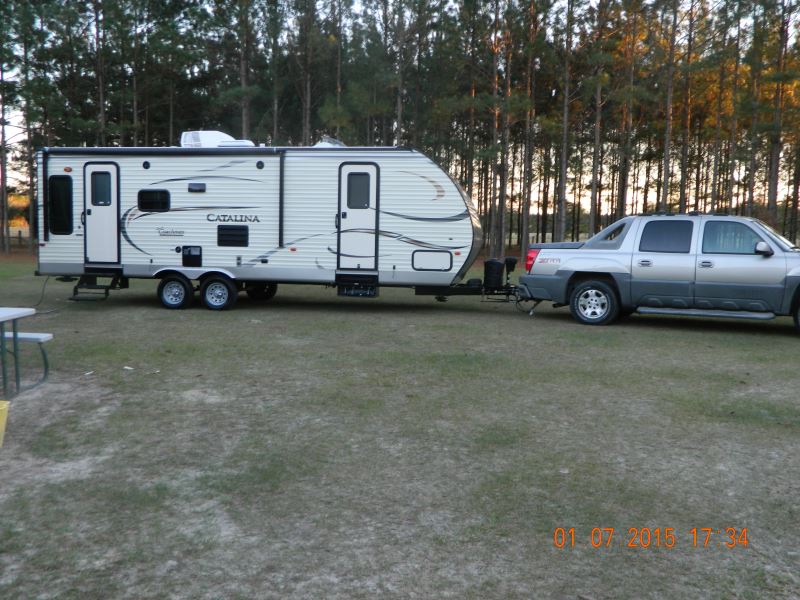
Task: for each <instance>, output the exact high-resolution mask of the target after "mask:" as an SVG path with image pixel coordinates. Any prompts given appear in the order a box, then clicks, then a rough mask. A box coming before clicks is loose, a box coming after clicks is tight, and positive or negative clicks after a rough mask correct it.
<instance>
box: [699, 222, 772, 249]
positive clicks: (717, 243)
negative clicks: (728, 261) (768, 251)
mask: <svg viewBox="0 0 800 600" xmlns="http://www.w3.org/2000/svg"><path fill="white" fill-rule="evenodd" d="M762 241H763V240H762V239H761V238H760V237H758V235H756V232H755V231H753V230H752V229H750V228H749V227H748V226H747V225H744V224H743V223H736V222H734V221H709V222H708V223H706V226H705V229H703V254H753V252H755V248H756V244H757V243H758V242H762Z"/></svg>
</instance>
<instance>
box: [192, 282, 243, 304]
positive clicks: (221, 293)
mask: <svg viewBox="0 0 800 600" xmlns="http://www.w3.org/2000/svg"><path fill="white" fill-rule="evenodd" d="M237 294H238V290H237V289H236V285H235V284H234V283H233V282H232V281H231V280H230V279H228V278H227V277H225V276H223V275H211V276H210V277H208V278H206V279H204V280H203V284H202V285H201V286H200V297H201V298H202V299H203V304H204V305H205V307H206V308H209V309H211V310H225V309H226V308H230V307H232V306H233V305H234V303H235V302H236V296H237Z"/></svg>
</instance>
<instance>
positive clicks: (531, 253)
mask: <svg viewBox="0 0 800 600" xmlns="http://www.w3.org/2000/svg"><path fill="white" fill-rule="evenodd" d="M537 256H539V249H538V248H529V249H528V256H526V257H525V271H526V272H528V273H529V272H530V270H531V267H532V266H533V263H534V262H536V257H537Z"/></svg>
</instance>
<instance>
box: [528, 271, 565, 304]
mask: <svg viewBox="0 0 800 600" xmlns="http://www.w3.org/2000/svg"><path fill="white" fill-rule="evenodd" d="M567 281H568V280H567V279H566V278H564V277H562V276H560V275H557V274H556V275H530V274H528V275H522V276H521V277H520V278H519V286H520V287H521V288H524V289H525V293H526V294H527V295H528V297H529V298H533V299H534V300H550V301H552V302H558V303H561V304H563V303H564V302H565V301H566V299H565V295H566V288H567Z"/></svg>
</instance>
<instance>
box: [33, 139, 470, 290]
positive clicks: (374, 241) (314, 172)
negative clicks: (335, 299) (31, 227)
mask: <svg viewBox="0 0 800 600" xmlns="http://www.w3.org/2000/svg"><path fill="white" fill-rule="evenodd" d="M38 182H39V183H38V198H39V202H38V235H39V242H40V243H39V264H38V271H37V272H38V273H39V274H41V275H68V276H81V275H91V274H95V275H99V276H115V275H116V276H121V277H125V278H129V277H139V278H164V277H166V276H167V275H169V274H179V275H180V276H183V277H185V278H186V279H187V280H200V281H201V282H202V280H203V279H204V278H207V277H208V276H210V275H211V274H216V275H219V276H223V277H227V278H228V279H229V280H230V281H231V282H234V283H235V284H237V285H238V287H244V286H245V285H246V284H247V283H252V282H269V283H280V282H286V283H317V284H329V285H337V286H338V287H339V289H340V292H342V291H343V290H344V291H345V292H346V291H347V290H348V289H350V288H349V287H348V286H353V285H355V286H356V287H357V288H360V289H361V290H362V291H364V290H370V289H374V290H377V287H378V286H382V285H385V286H409V287H419V286H448V285H453V284H455V283H457V282H458V281H459V280H460V279H461V278H462V277H463V275H464V273H465V272H466V270H467V269H468V268H469V267H470V266H471V264H472V263H473V261H474V260H475V258H476V256H477V254H478V251H479V250H480V244H481V231H480V224H479V221H478V218H477V213H476V211H475V207H474V205H473V203H472V200H471V199H470V198H469V197H468V196H467V195H466V194H465V193H464V192H463V190H462V189H461V188H460V187H459V186H458V185H457V184H456V183H455V182H454V181H453V180H452V179H451V178H450V177H449V176H448V175H447V174H446V173H445V172H444V171H443V170H442V169H440V168H439V167H438V166H437V165H436V164H435V163H434V162H433V161H431V160H430V159H428V158H427V157H425V156H424V155H423V154H421V153H419V152H416V151H413V150H407V149H402V148H347V147H341V148H340V147H324V148H317V147H310V148H264V147H259V148H256V147H251V148H240V147H232V148H44V149H42V150H41V151H40V152H39V153H38ZM346 295H349V294H346ZM352 295H374V294H369V293H355V294H352Z"/></svg>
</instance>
